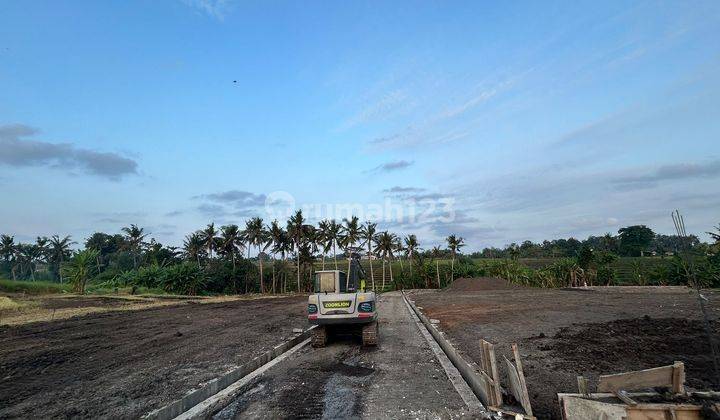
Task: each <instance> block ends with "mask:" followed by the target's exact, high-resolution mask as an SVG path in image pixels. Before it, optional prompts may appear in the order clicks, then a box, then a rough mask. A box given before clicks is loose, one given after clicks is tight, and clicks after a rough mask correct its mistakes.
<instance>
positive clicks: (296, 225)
mask: <svg viewBox="0 0 720 420" xmlns="http://www.w3.org/2000/svg"><path fill="white" fill-rule="evenodd" d="M304 224H305V218H304V217H303V215H302V210H298V211H297V212H296V213H295V215H293V216H290V219H289V220H288V222H287V231H288V235H289V236H290V238H291V239H292V242H293V245H294V246H295V252H296V253H297V290H298V292H299V291H300V244H301V243H302V241H303V236H304V231H303V225H304Z"/></svg>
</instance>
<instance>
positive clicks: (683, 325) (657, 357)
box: [547, 315, 720, 390]
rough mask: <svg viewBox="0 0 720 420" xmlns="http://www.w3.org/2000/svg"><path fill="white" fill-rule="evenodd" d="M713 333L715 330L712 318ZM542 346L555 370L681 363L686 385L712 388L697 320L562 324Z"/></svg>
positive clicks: (708, 358) (609, 370)
mask: <svg viewBox="0 0 720 420" xmlns="http://www.w3.org/2000/svg"><path fill="white" fill-rule="evenodd" d="M578 327H579V328H580V329H579V330H578V329H577V328H578ZM712 327H713V330H714V332H715V334H717V333H718V331H719V330H720V324H718V322H717V321H713V322H712ZM553 341H554V342H553V343H552V344H550V345H549V346H547V350H551V351H552V355H553V356H555V357H556V358H557V360H558V362H557V363H556V365H557V367H558V368H561V369H565V370H570V371H575V372H593V373H597V374H611V373H620V372H626V371H631V370H638V369H648V368H653V367H658V366H665V365H671V364H673V362H674V361H676V360H680V361H682V362H685V371H686V374H687V381H686V384H687V385H688V386H690V387H693V388H696V389H700V390H707V389H714V388H715V387H716V384H714V383H713V382H714V371H713V365H712V356H711V354H712V352H711V349H710V344H709V343H708V340H707V335H706V334H705V328H704V325H703V323H702V322H701V321H699V320H695V319H681V318H650V317H649V316H647V315H646V316H645V317H643V318H637V319H620V320H615V321H611V322H606V323H597V324H579V325H576V326H574V327H573V328H571V327H564V328H561V329H560V331H558V333H557V334H555V336H554V337H553Z"/></svg>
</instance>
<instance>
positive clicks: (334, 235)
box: [328, 220, 342, 270]
mask: <svg viewBox="0 0 720 420" xmlns="http://www.w3.org/2000/svg"><path fill="white" fill-rule="evenodd" d="M341 230H342V225H340V223H338V222H336V221H335V220H331V221H330V224H329V225H328V238H329V239H330V241H331V242H332V249H333V261H334V262H335V269H336V270H337V269H338V264H337V244H338V243H339V242H340V231H341Z"/></svg>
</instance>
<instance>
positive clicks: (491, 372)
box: [480, 340, 535, 419]
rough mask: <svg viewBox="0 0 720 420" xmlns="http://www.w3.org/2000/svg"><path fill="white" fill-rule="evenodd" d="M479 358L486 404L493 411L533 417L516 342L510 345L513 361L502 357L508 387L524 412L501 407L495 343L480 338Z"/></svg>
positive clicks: (527, 417)
mask: <svg viewBox="0 0 720 420" xmlns="http://www.w3.org/2000/svg"><path fill="white" fill-rule="evenodd" d="M480 348H481V350H482V351H481V352H480V355H481V358H480V375H481V377H482V379H483V381H484V383H485V389H486V395H487V397H488V402H487V404H488V406H489V408H490V409H491V410H493V411H498V412H502V413H505V414H511V415H513V416H514V417H517V416H520V417H522V418H526V419H534V418H535V417H533V413H532V407H531V406H530V396H529V395H528V391H527V384H526V383H525V374H524V372H523V367H522V361H521V360H520V352H519V351H518V346H517V344H513V345H512V351H513V358H514V359H515V363H513V362H511V361H510V360H508V358H507V357H503V359H504V360H505V365H506V368H507V374H508V382H509V383H508V385H509V386H508V389H509V391H510V393H511V394H512V395H513V397H515V400H516V401H518V402H519V403H520V405H521V407H522V409H523V411H524V413H516V412H514V411H510V410H507V409H505V408H504V407H503V398H502V385H501V381H500V374H499V371H498V367H497V358H496V357H495V345H493V344H492V343H490V342H488V341H485V340H480Z"/></svg>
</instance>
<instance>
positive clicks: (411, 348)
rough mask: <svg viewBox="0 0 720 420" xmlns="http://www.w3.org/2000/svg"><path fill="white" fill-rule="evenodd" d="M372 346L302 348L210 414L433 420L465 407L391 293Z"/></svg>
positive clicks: (354, 341)
mask: <svg viewBox="0 0 720 420" xmlns="http://www.w3.org/2000/svg"><path fill="white" fill-rule="evenodd" d="M378 308H379V312H380V320H379V322H380V335H379V337H380V344H379V345H378V347H377V348H363V347H361V346H360V339H359V337H356V336H353V335H342V336H338V337H336V338H335V339H332V340H331V341H330V343H329V344H328V345H327V346H326V347H325V348H318V349H315V348H312V347H309V346H307V347H305V348H304V349H303V350H301V351H300V352H298V353H296V354H294V355H292V356H291V357H290V358H288V359H287V360H284V361H283V362H282V363H279V364H277V365H275V366H274V367H272V368H271V369H270V370H268V371H267V372H266V373H265V374H264V375H262V376H260V377H258V378H257V380H255V381H254V382H252V383H250V384H248V386H247V387H246V389H244V390H243V392H242V394H241V395H240V396H239V397H238V398H237V399H235V401H233V402H232V403H231V404H230V405H229V406H227V407H226V408H225V409H224V410H222V411H221V412H219V413H217V414H216V415H215V418H216V419H230V418H268V419H270V418H272V419H275V418H312V419H317V418H328V419H333V418H368V419H378V418H387V419H397V418H411V419H417V418H419V419H433V418H458V417H463V416H469V413H468V410H467V408H466V407H465V404H464V403H463V400H462V399H461V397H460V395H459V394H458V393H457V391H456V390H455V388H454V387H453V385H452V383H451V382H450V381H449V380H448V378H447V376H446V373H445V371H444V370H443V368H442V366H441V365H440V363H439V362H438V360H437V359H436V357H435V355H434V354H433V352H432V350H431V349H430V347H429V345H428V343H427V341H426V340H425V338H424V337H423V336H422V335H421V333H420V330H419V329H418V326H417V324H416V322H415V321H414V320H413V319H412V317H411V315H410V312H409V310H408V308H407V306H406V305H405V303H404V301H403V298H402V295H401V294H400V293H399V292H390V293H385V294H383V295H381V296H380V300H379V305H378Z"/></svg>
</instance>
